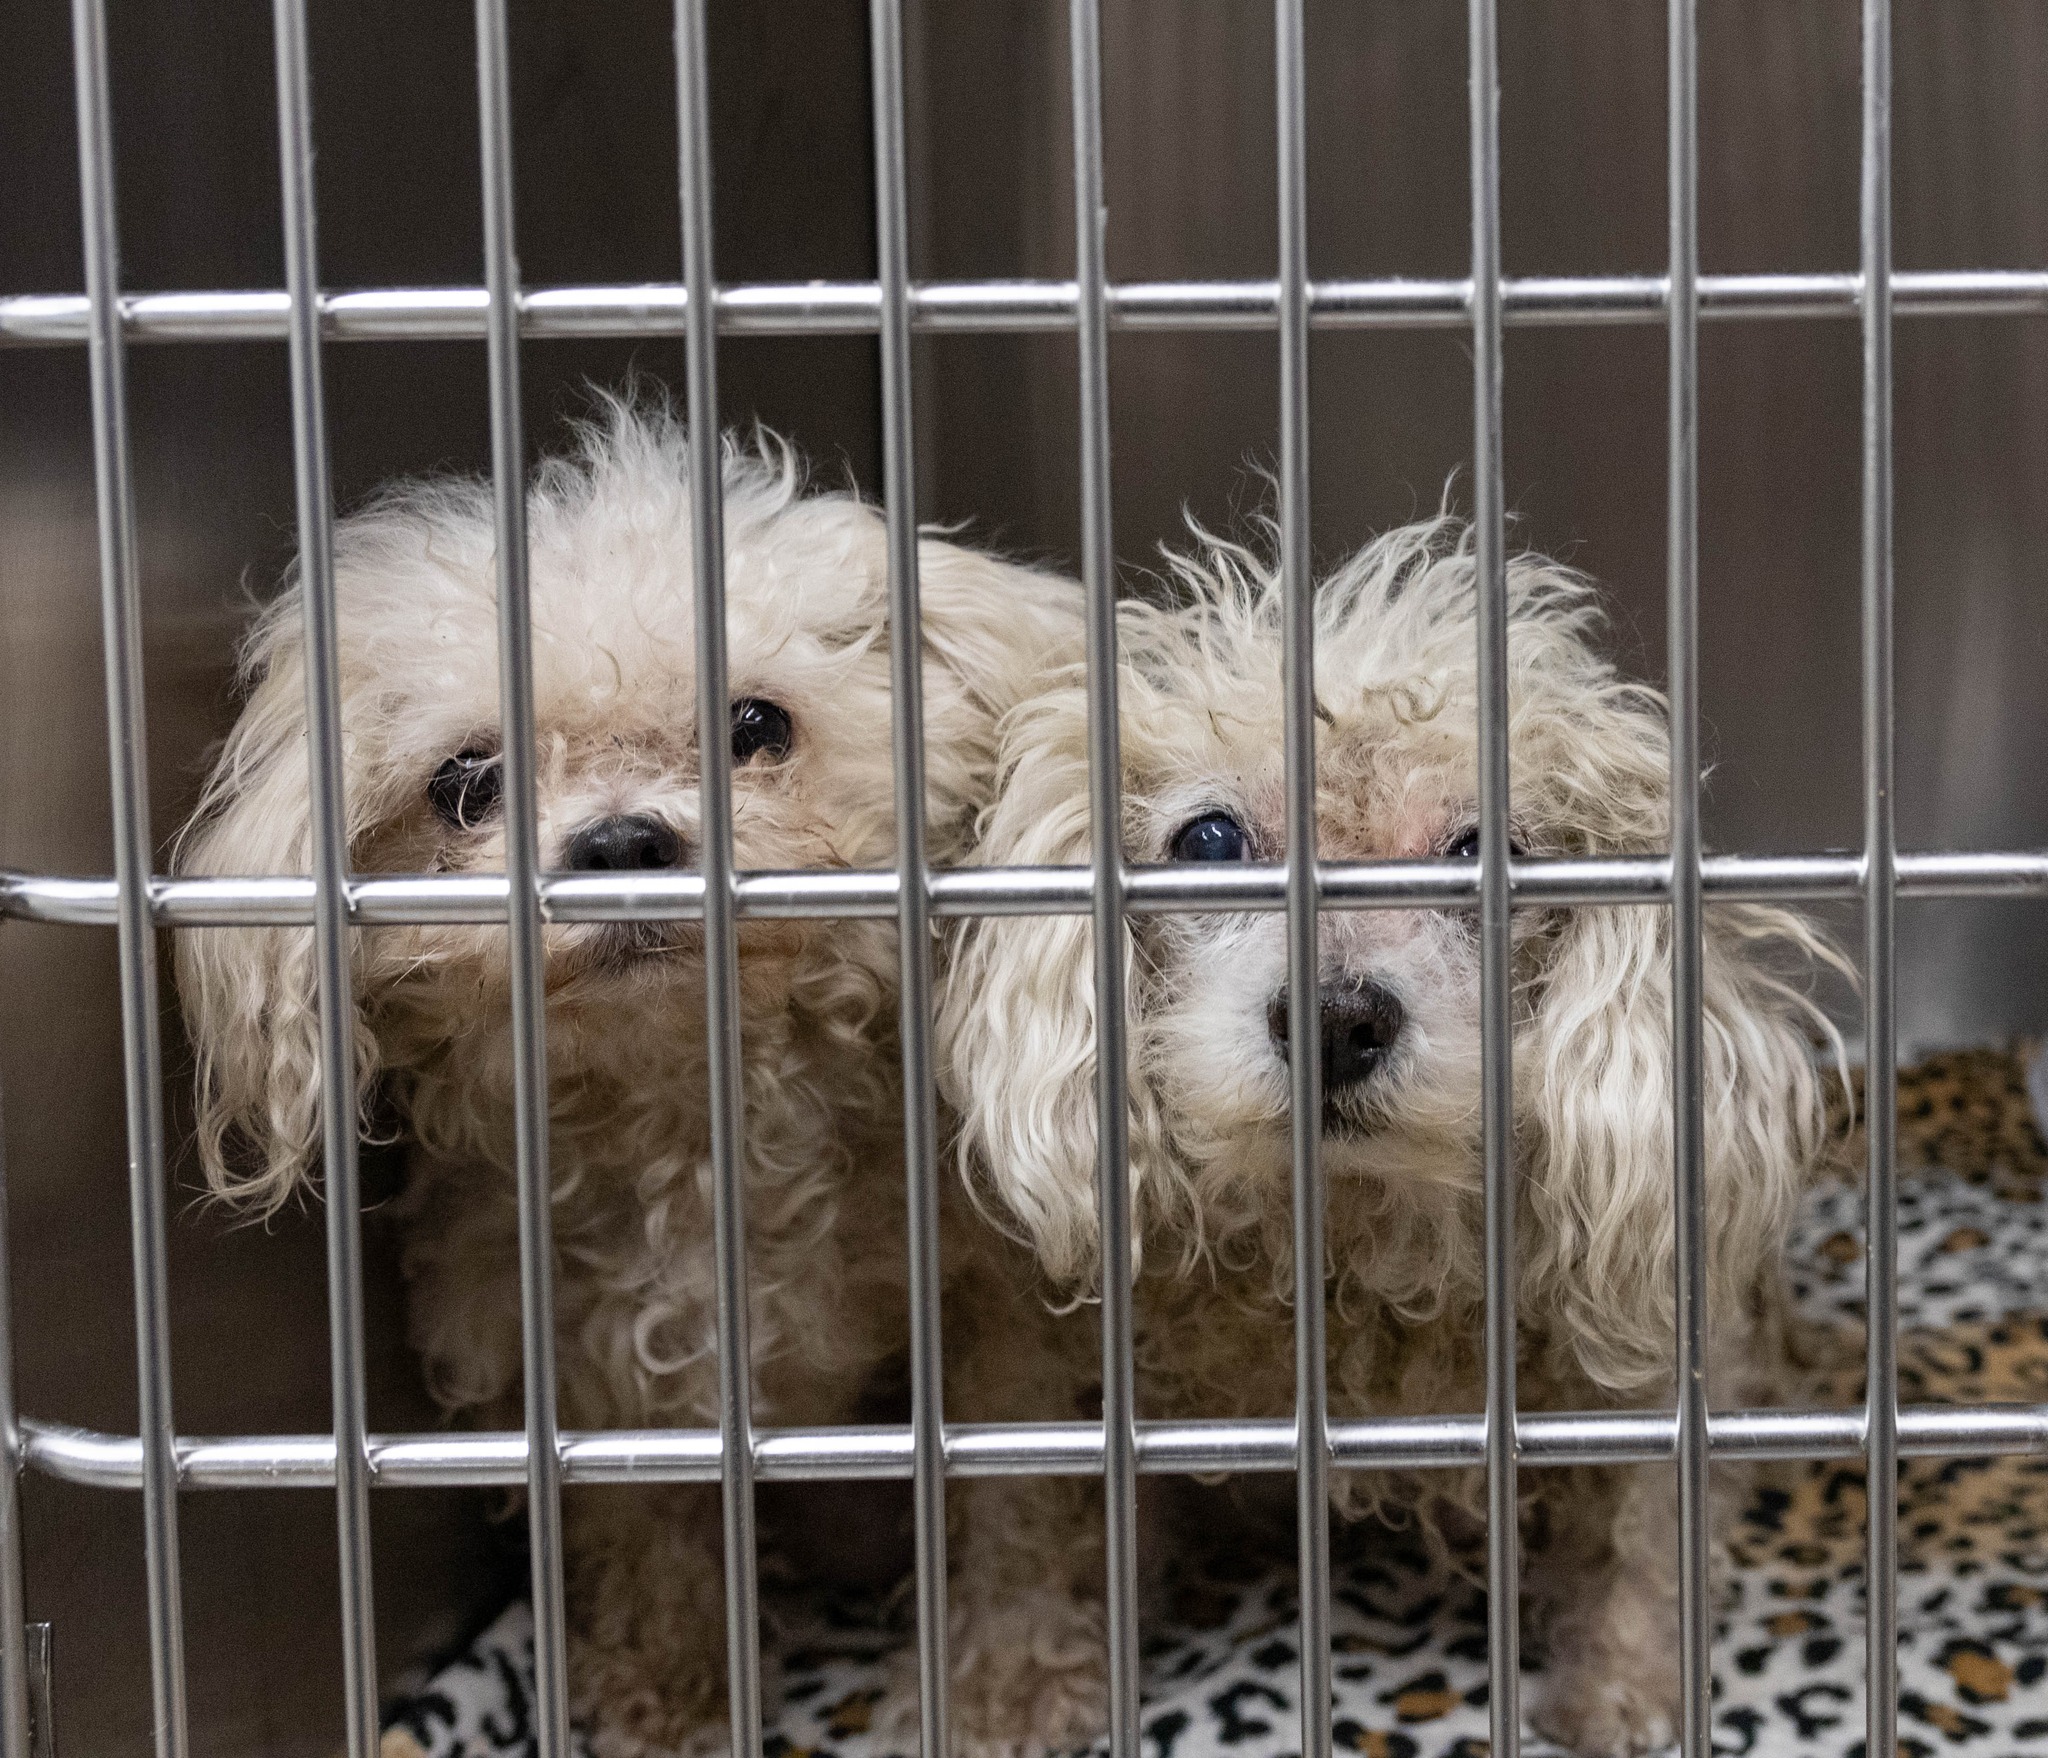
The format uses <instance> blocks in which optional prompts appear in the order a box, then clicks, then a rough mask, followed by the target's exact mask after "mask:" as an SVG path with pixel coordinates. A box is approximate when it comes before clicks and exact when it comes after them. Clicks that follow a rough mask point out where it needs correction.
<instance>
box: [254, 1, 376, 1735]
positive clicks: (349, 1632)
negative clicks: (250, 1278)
mask: <svg viewBox="0 0 2048 1758" xmlns="http://www.w3.org/2000/svg"><path fill="white" fill-rule="evenodd" d="M274 11H275V19H276V36H277V138H278V164H279V170H280V174H281V176H282V179H283V185H284V260H285V284H286V286H287V287H288V289H289V290H290V294H291V319H290V326H291V327H290V340H291V383H292V459H293V465H294V471H295V476H296V480H297V489H298V518H299V590H300V594H301V597H302V602H303V608H304V612H305V622H306V728H307V740H306V760H307V764H308V768H309V779H310V783H311V796H310V797H311V801H312V808H313V811H312V821H313V847H312V868H313V944H314V957H315V962H316V964H317V966H318V968H319V973H320V974H319V1004H320V1113H321V1149H322V1154H323V1164H324V1167H325V1179H324V1183H325V1189H326V1197H327V1331H328V1351H329V1361H330V1370H329V1371H330V1374H331V1377H332V1381H333V1384H332V1397H333V1409H334V1463H335V1472H334V1493H335V1522H336V1527H337V1539H338V1543H339V1546H340V1555H341V1656H342V1680H343V1690H344V1694H345V1701H346V1705H347V1723H348V1750H349V1751H350V1752H352V1753H354V1754H356V1755H357V1758H375V1755H376V1751H377V1739H378V1726H377V1637H376V1620H375V1613H374V1610H373V1607H372V1600H371V1581H370V1456H369V1446H368V1442H367V1440H366V1439H365V1435H366V1432H367V1427H368V1420H367V1417H366V1414H365V1407H364V1393H363V1262H362V1257H363V1248H362V1221H361V1196H360V1185H359V1181H358V1178H357V1170H358V1168H357V1163H356V1145H357V1144H356V1093H355V996H354V988H353V983H352V978H351V967H350V958H349V927H348V896H347V883H348V805H347V799H346V796H345V792H344V788H345V782H344V777H343V769H342V729H341V677H340V668H339V661H338V658H337V632H336V631H337V615H338V613H337V609H336V604H335V592H334V525H333V517H334V515H333V499H332V493H331V486H330V480H329V473H328V464H327V412H326V407H325V398H324V395H323V388H322V381H321V371H320V306H319V299H320V269H319V254H318V250H317V228H316V223H315V210H314V196H313V94H312V83H311V79H310V77H309V74H308V69H307V62H306V7H305V0H277V3H276V6H275V9H274Z"/></svg>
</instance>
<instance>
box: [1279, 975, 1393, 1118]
mask: <svg viewBox="0 0 2048 1758" xmlns="http://www.w3.org/2000/svg"><path fill="white" fill-rule="evenodd" d="M1319 999H1320V1000H1321V1003H1322V1026H1323V1032H1322V1036H1323V1095H1324V1097H1325V1098H1331V1097H1334V1096H1335V1095H1336V1094H1338V1093H1340V1092H1342V1091H1343V1090H1344V1089H1345V1088H1346V1087H1352V1086H1356V1085H1358V1083H1359V1082H1361V1081H1363V1080H1365V1079H1367V1078H1368V1077H1369V1076H1370V1075H1371V1074H1372V1072H1373V1071H1374V1070H1375V1069H1376V1068H1378V1067H1379V1065H1380V1064H1381V1063H1382V1062H1384V1061H1385V1060H1386V1059H1387V1053H1388V1052H1389V1051H1390V1050H1392V1049H1393V1047H1394V1041H1395V1040H1396V1039H1397V1038H1399V1037H1400V1035H1401V1025H1402V1022H1403V1020H1404V1019H1405V1018H1406V1017H1407V1016H1406V1014H1405V1013H1404V1012H1403V1011H1402V1007H1401V1003H1400V1002H1399V1001H1398V1000H1397V999H1396V998H1395V996H1394V994H1393V992H1392V991H1391V990H1389V989H1387V988H1385V987H1383V986H1382V985H1381V984H1378V983H1372V982H1366V983H1342V984H1330V983H1326V984H1324V985H1323V988H1322V991H1321V994H1320V997H1319ZM1266 1025H1267V1029H1268V1030H1269V1031H1270V1032H1271V1033H1272V1035H1273V1045H1274V1048H1276V1049H1277V1050H1278V1051H1279V1052H1280V1054H1281V1055H1282V1056H1283V1057H1284V1056H1286V1055H1287V1053H1288V1036H1289V1032H1288V1022H1287V991H1286V990H1285V989H1282V990H1281V991H1280V993H1279V994H1278V995H1276V996H1274V998H1273V1004H1272V1006H1271V1007H1270V1008H1268V1009H1267V1012H1266Z"/></svg>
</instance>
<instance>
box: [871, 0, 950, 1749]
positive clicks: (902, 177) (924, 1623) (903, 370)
mask: <svg viewBox="0 0 2048 1758" xmlns="http://www.w3.org/2000/svg"><path fill="white" fill-rule="evenodd" d="M869 23H870V47H869V57H870V60H871V62H872V68H871V72H872V76H873V82H874V108H875V262H876V268H877V271H878V273H879V275H880V281H881V288H882V325H881V368H882V370H881V389H882V500H883V505H884V509H885V512H886V514H887V518H888V539H889V666H890V670H889V693H890V705H891V711H892V712H891V734H892V738H893V741H894V742H893V748H892V753H891V754H892V757H893V759H894V763H895V788H896V871H897V873H898V874H899V875H901V876H903V883H901V884H900V885H899V887H898V894H897V917H896V935H897V942H898V958H899V968H900V972H901V981H902V990H903V992H902V996H901V1000H900V1004H899V1007H898V1019H899V1021H900V1024H899V1026H898V1037H899V1040H900V1043H901V1045H902V1058H903V1168H904V1178H905V1180H906V1181H907V1184H908V1191H907V1195H908V1199H909V1200H908V1203H907V1205H906V1214H907V1217H908V1224H909V1265H910V1406H911V1423H910V1428H911V1437H912V1449H913V1458H912V1470H911V1478H912V1483H913V1485H914V1490H913V1495H914V1502H913V1511H912V1528H913V1535H914V1538H915V1541H916V1547H917V1565H916V1566H917V1586H916V1593H917V1687H918V1735H919V1739H920V1742H921V1749H922V1751H923V1753H924V1755H925V1758H948V1754H949V1753H950V1751H951V1749H952V1748H951V1746H950V1744H949V1742H948V1738H947V1726H948V1720H949V1717H948V1714H947V1685H948V1677H947V1666H946V1434H945V1401H944V1400H945V1354H944V1350H943V1347H942V1327H941V1323H940V1319H941V1312H940V1302H939V1293H940V1288H941V1286H942V1282H941V1276H940V1263H939V1179H940V1177H941V1175H942V1174H941V1169H940V1164H939V1121H938V1093H937V1087H936V1084H935V1081H934V1076H933V1065H932V917H931V894H930V889H929V887H930V869H929V864H928V861H927V858H926V840H925V761H924V759H925V749H924V630H923V624H922V621H921V618H920V612H919V599H918V574H917V563H918V556H917V501H916V482H917V472H916V468H915V463H914V460H915V455H916V444H915V442H916V432H915V427H914V423H913V419H912V412H913V410H914V409H915V407H916V406H915V404H914V403H913V402H912V400H911V388H910V217H909V207H910V199H909V188H908V183H909V180H908V176H907V174H906V170H905V153H904V140H903V134H904V124H903V114H904V103H903V8H902V3H901V0H872V5H871V7H870V12H869Z"/></svg>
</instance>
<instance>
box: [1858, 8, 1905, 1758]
mask: <svg viewBox="0 0 2048 1758" xmlns="http://www.w3.org/2000/svg"><path fill="white" fill-rule="evenodd" d="M1862 223H1863V236H1862V256H1863V859H1864V897H1863V911H1864V931H1865V936H1866V944H1865V953H1864V991H1863V997H1864V999H1863V1007H1864V1013H1863V1022H1864V1034H1863V1035H1864V1049H1863V1109H1864V1135H1865V1140H1866V1141H1867V1142H1868V1144H1869V1154H1870V1181H1869V1197H1868V1200H1869V1204H1870V1210H1869V1216H1868V1219H1867V1221H1866V1230H1865V1235H1864V1237H1865V1239H1866V1241H1867V1242H1868V1251H1867V1256H1866V1259H1865V1263H1864V1274H1865V1278H1866V1290H1865V1311H1866V1313H1867V1315H1868V1326H1869V1333H1868V1362H1867V1380H1866V1385H1865V1396H1866V1398H1867V1400H1868V1409H1867V1415H1866V1425H1867V1434H1868V1441H1867V1444H1866V1445H1867V1451H1866V1464H1867V1468H1868V1472H1869V1476H1868V1479H1867V1482H1868V1486H1869V1498H1868V1499H1869V1518H1868V1549H1867V1555H1866V1559H1865V1565H1864V1576H1863V1579H1864V1590H1865V1601H1866V1604H1865V1612H1866V1618H1867V1621H1866V1624H1865V1640H1866V1642H1867V1644H1868V1647H1867V1650H1866V1656H1865V1660H1866V1668H1867V1670H1866V1676H1865V1691H1866V1700H1865V1704H1864V1713H1865V1716H1866V1718H1867V1723H1868V1725H1867V1727H1866V1730H1865V1743H1864V1750H1865V1751H1866V1752H1868V1753H1871V1754H1873V1755H1876V1754H1884V1755H1886V1758H1889V1754H1891V1753H1893V1752H1895V1751H1896V1750H1897V1749H1898V1717H1899V1502H1898V1487H1897V1486H1898V1471H1899V1351H1898V1332H1899V1205H1898V1152H1897V1140H1896V1136H1897V1128H1898V1049H1899V1046H1898V1028H1897V1020H1896V1015H1895V1010H1894V1002H1895V993H1894V959H1893V951H1894V942H1893V910H1894V906H1895V903H1896V900H1897V861H1898V853H1897V846H1896V843H1895V840H1894V826H1893V817H1892V737H1893V723H1892V19H1891V4H1890V0H1864V5H1863V214H1862Z"/></svg>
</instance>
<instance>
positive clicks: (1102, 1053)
mask: <svg viewBox="0 0 2048 1758" xmlns="http://www.w3.org/2000/svg"><path fill="white" fill-rule="evenodd" d="M1067 17H1068V30H1069V33H1070V36H1071V43H1070V48H1071V52H1072V56H1073V80H1074V95H1073V104H1074V280H1075V284H1076V286H1077V287H1078V289H1079V306H1078V309H1079V320H1080V322H1079V330H1080V334H1079V341H1080V350H1079V352H1080V404H1081V583H1082V585H1083V587H1084V588H1085V589H1086V596H1087V606H1088V609H1087V619H1088V811H1089V820H1090V823H1091V824H1092V825H1093V827H1094V849H1093V851H1092V860H1091V863H1090V865H1091V870H1092V877H1093V884H1094V895H1093V908H1092V912H1091V915H1092V920H1093V923H1094V932H1095V1119H1096V1122H1095V1127H1096V1160H1095V1169H1096V1209H1097V1225H1098V1229H1099V1232H1100V1235H1101V1241H1102V1423H1103V1463H1102V1477H1103V1491H1104V1498H1105V1500H1106V1502H1107V1519H1106V1524H1105V1528H1104V1532H1105V1538H1106V1540H1107V1547H1108V1555H1107V1567H1108V1589H1109V1600H1108V1608H1109V1625H1108V1633H1109V1749H1110V1754H1111V1758H1137V1753H1138V1478H1137V1461H1138V1431H1137V1416H1136V1386H1135V1383H1134V1382H1135V1369H1134V1365H1133V1360H1132V1337H1131V1166H1130V1115H1129V1091H1128V1085H1127V1082H1128V1072H1127V1069H1126V1066H1125V1061H1124V1057H1125V1038H1126V1033H1125V1029H1124V1028H1125V1017H1124V887H1125V881H1124V853H1123V759H1122V754H1121V749H1122V741H1121V740H1120V738H1119V737H1118V726H1117V675H1116V668H1117V615H1116V560H1115V552H1114V549H1113V547H1112V544H1111V540H1110V505H1109V299H1108V271H1107V267H1106V265H1105V262H1104V257H1103V252H1104V241H1105V235H1106V233H1107V231H1108V225H1109V210H1108V208H1107V206H1106V204H1105V202H1104V198H1103V187H1102V183H1103V179H1102V16H1101V6H1100V3H1099V0H1071V5H1070V9H1069V11H1068V15H1067Z"/></svg>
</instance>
